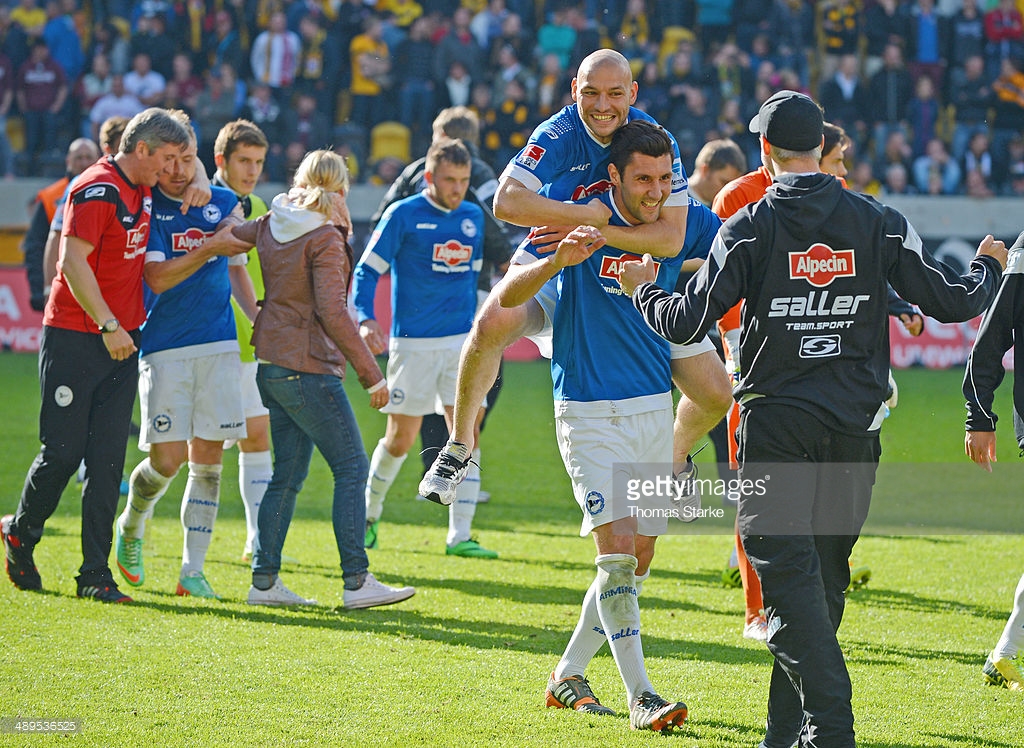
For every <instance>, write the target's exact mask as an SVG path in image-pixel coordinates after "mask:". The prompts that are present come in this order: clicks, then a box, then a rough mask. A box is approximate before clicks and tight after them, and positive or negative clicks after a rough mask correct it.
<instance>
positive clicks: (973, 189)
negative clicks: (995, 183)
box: [964, 171, 996, 198]
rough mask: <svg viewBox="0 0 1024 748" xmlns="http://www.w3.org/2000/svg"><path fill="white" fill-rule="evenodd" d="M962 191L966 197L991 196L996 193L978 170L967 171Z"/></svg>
mask: <svg viewBox="0 0 1024 748" xmlns="http://www.w3.org/2000/svg"><path fill="white" fill-rule="evenodd" d="M964 191H965V192H966V193H967V196H968V197H980V198H984V197H993V196H994V195H995V194H996V193H995V190H993V189H992V184H991V183H990V182H988V181H987V180H986V179H985V177H983V176H982V175H981V173H980V172H976V171H971V172H968V173H967V178H966V179H965V180H964Z"/></svg>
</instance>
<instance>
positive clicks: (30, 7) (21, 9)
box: [11, 0, 46, 39]
mask: <svg viewBox="0 0 1024 748" xmlns="http://www.w3.org/2000/svg"><path fill="white" fill-rule="evenodd" d="M11 21H12V22H13V23H16V24H18V25H19V26H21V28H22V29H23V30H24V31H25V33H26V34H27V35H28V36H29V38H30V39H39V38H40V37H42V35H43V27H44V26H46V11H45V10H43V9H42V8H40V7H39V6H38V5H37V3H36V0H19V1H18V4H17V5H16V6H14V7H13V8H11Z"/></svg>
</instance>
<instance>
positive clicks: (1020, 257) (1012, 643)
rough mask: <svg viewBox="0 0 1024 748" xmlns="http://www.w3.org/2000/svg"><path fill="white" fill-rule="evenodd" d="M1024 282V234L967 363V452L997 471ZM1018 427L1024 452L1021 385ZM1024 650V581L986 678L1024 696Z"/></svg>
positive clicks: (1023, 323) (1016, 395)
mask: <svg viewBox="0 0 1024 748" xmlns="http://www.w3.org/2000/svg"><path fill="white" fill-rule="evenodd" d="M1022 281H1024V233H1021V234H1020V235H1019V236H1018V237H1017V241H1015V242H1014V243H1013V246H1012V247H1010V254H1009V259H1008V260H1007V263H1006V272H1005V273H1003V278H1002V281H1001V282H1000V286H999V293H998V295H997V296H996V300H995V302H994V303H993V304H992V306H991V307H990V308H989V310H988V312H987V313H986V314H985V318H984V319H983V320H982V322H981V328H980V329H979V330H978V337H977V338H975V340H974V347H973V348H972V349H971V355H970V357H969V358H968V359H967V369H966V371H965V373H964V385H963V392H964V397H966V398H967V426H966V433H965V434H964V451H965V452H966V454H967V456H968V457H969V458H970V459H971V460H972V461H974V462H975V463H976V464H977V465H978V466H979V467H981V468H984V469H985V470H987V471H988V472H990V473H991V472H992V463H993V462H995V461H996V421H998V420H999V418H998V416H997V415H996V414H995V411H993V410H992V406H993V403H994V400H995V392H996V389H998V387H999V385H1000V384H1001V383H1002V381H1003V377H1004V376H1005V374H1006V371H1005V370H1004V368H1003V356H1004V355H1005V354H1006V352H1007V351H1008V350H1010V348H1011V347H1012V346H1015V341H1017V340H1020V339H1021V336H1022V335H1024V306H1022V305H1021V303H1020V292H1021V289H1020V288H1018V287H1019V286H1020V285H1021V282H1022ZM1013 409H1014V414H1013V415H1014V418H1013V425H1014V431H1015V432H1016V437H1017V443H1018V446H1019V447H1020V448H1021V449H1022V450H1024V423H1022V421H1021V419H1020V417H1019V414H1020V413H1021V412H1024V391H1021V387H1020V386H1019V385H1017V384H1016V382H1015V386H1014V391H1013ZM1022 645H1024V576H1022V577H1021V579H1020V582H1019V583H1018V584H1017V592H1016V597H1015V600H1014V605H1013V612H1012V614H1011V615H1010V619H1009V620H1008V621H1007V622H1006V626H1005V628H1004V629H1003V634H1002V636H1000V637H999V641H998V642H997V643H996V646H995V648H994V649H993V650H992V652H991V653H990V654H989V656H988V658H987V659H986V660H985V665H984V667H983V668H982V673H983V675H984V677H985V681H986V682H987V683H989V684H990V685H993V686H1003V687H1004V688H1011V689H1014V690H1021V691H1024V677H1022V676H1021V670H1020V667H1019V666H1018V663H1017V662H1016V660H1017V659H1019V658H1018V657H1017V654H1018V652H1019V651H1020V648H1021V646H1022Z"/></svg>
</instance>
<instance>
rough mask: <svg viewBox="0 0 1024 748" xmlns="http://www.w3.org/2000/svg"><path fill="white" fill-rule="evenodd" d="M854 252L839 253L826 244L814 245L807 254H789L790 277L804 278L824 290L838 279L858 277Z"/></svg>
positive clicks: (845, 250) (850, 250)
mask: <svg viewBox="0 0 1024 748" xmlns="http://www.w3.org/2000/svg"><path fill="white" fill-rule="evenodd" d="M856 274H857V272H856V270H855V268H854V264H853V250H852V249H841V250H839V251H838V252H837V251H835V250H833V249H832V247H829V246H828V245H826V244H812V245H811V246H810V247H809V248H808V249H807V251H806V252H790V253H789V277H790V278H791V279H792V280H799V279H800V278H803V279H804V280H805V281H807V282H808V283H810V284H811V285H812V286H815V287H816V288H824V287H825V286H827V285H828V284H829V283H831V282H832V281H834V280H835V279H836V278H846V277H851V276H854V275H856Z"/></svg>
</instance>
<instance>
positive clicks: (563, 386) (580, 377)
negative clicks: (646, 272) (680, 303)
mask: <svg viewBox="0 0 1024 748" xmlns="http://www.w3.org/2000/svg"><path fill="white" fill-rule="evenodd" d="M601 200H602V201H603V202H604V203H605V204H606V205H607V206H608V207H609V208H610V209H611V211H612V217H611V220H610V221H609V223H611V224H612V225H615V226H628V225H629V222H628V221H626V219H625V218H624V217H623V216H622V213H621V212H620V211H619V209H618V208H617V207H616V205H615V202H614V200H612V194H611V193H610V192H607V193H604V194H603V195H601ZM691 210H693V208H692V206H691ZM694 212H696V211H694ZM687 233H689V232H687ZM520 252H523V253H527V254H530V255H533V256H534V257H540V256H541V253H540V252H538V250H537V249H536V248H534V247H532V246H530V245H529V243H528V242H524V243H523V244H522V245H520ZM520 252H517V256H519V257H520V259H521V260H525V259H527V258H526V257H523V256H522V255H521V254H520ZM686 258H687V254H686V249H685V248H684V249H683V251H681V252H680V253H679V254H678V255H676V256H675V257H671V258H661V259H659V260H657V261H656V262H657V266H658V277H657V280H656V283H657V284H658V286H660V287H661V288H664V289H666V290H669V291H671V290H672V288H673V287H674V286H675V283H676V279H677V278H678V277H679V269H680V267H681V266H682V264H683V261H684V260H685V259H686ZM639 259H640V256H639V255H635V254H632V253H630V252H625V251H623V250H621V249H618V248H616V247H612V246H609V245H605V246H604V247H602V248H601V249H599V250H598V251H596V252H594V254H592V255H591V256H590V257H589V258H587V259H586V260H585V261H584V262H582V263H580V264H579V265H574V266H572V267H567V268H564V269H563V270H562V272H561V273H560V274H559V276H558V301H557V303H556V304H555V318H554V320H552V323H553V327H554V331H553V334H552V344H553V353H552V356H551V378H552V381H553V383H554V397H555V401H556V402H557V401H559V400H573V401H576V402H593V401H596V400H628V399H630V398H634V397H644V396H647V395H657V394H660V393H663V392H668V391H669V390H670V389H671V388H672V372H671V370H670V368H669V345H668V341H666V340H665V339H664V338H662V337H661V336H660V335H658V334H657V333H655V332H654V331H653V330H652V329H651V328H650V327H648V326H647V323H646V322H644V319H643V317H642V316H641V315H640V313H639V312H637V311H636V309H634V308H633V303H632V301H631V300H630V298H629V297H628V296H626V295H625V293H623V291H622V289H621V288H619V267H620V265H621V264H622V263H623V262H630V261H634V260H639ZM515 261H516V258H513V262H515Z"/></svg>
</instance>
